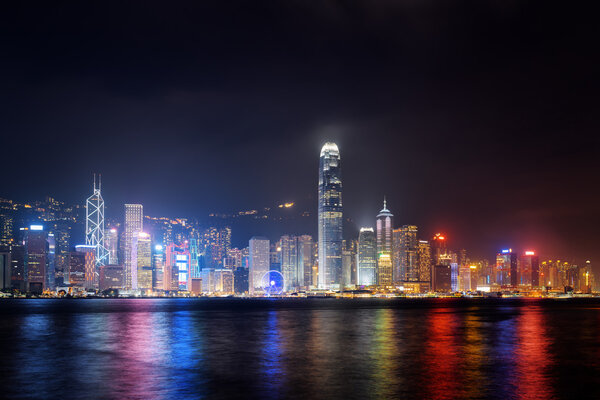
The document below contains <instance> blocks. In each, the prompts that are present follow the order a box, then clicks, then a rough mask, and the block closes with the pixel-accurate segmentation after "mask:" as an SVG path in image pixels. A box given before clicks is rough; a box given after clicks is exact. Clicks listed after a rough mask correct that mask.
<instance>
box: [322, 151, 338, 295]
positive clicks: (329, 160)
mask: <svg viewBox="0 0 600 400" xmlns="http://www.w3.org/2000/svg"><path fill="white" fill-rule="evenodd" d="M340 161H341V159H340V152H339V150H338V147H337V145H336V144H335V143H331V142H327V143H325V144H324V145H323V148H322V149H321V157H320V162H319V220H318V223H319V227H318V231H319V232H318V233H319V273H318V274H319V275H318V281H319V288H321V289H328V288H332V287H338V286H339V284H340V279H341V274H342V222H343V220H342V216H343V212H342V210H343V209H342V170H341V165H340Z"/></svg>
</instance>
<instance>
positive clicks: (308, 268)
mask: <svg viewBox="0 0 600 400" xmlns="http://www.w3.org/2000/svg"><path fill="white" fill-rule="evenodd" d="M313 249H314V242H313V238H312V236H310V235H302V236H300V237H299V238H298V258H299V260H298V266H299V268H300V270H299V271H298V274H299V276H298V281H299V282H298V283H299V285H300V286H305V287H307V288H308V287H309V286H311V285H312V284H313V283H312V282H313V277H312V273H313V265H314V264H315V257H314V250H313Z"/></svg>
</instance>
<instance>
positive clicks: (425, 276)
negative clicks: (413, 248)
mask: <svg viewBox="0 0 600 400" xmlns="http://www.w3.org/2000/svg"><path fill="white" fill-rule="evenodd" d="M417 259H418V269H419V281H420V282H431V264H432V263H431V247H430V246H429V241H427V240H419V243H418V245H417Z"/></svg>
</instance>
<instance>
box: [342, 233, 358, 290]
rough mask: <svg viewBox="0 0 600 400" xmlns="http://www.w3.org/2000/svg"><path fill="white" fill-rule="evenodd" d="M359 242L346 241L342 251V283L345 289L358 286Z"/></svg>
mask: <svg viewBox="0 0 600 400" xmlns="http://www.w3.org/2000/svg"><path fill="white" fill-rule="evenodd" d="M357 255H358V242H357V241H356V240H349V241H346V240H344V242H343V250H342V271H343V273H342V277H343V279H342V283H343V286H344V287H347V286H352V285H356V275H357V267H356V263H357Z"/></svg>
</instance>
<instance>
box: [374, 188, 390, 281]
mask: <svg viewBox="0 0 600 400" xmlns="http://www.w3.org/2000/svg"><path fill="white" fill-rule="evenodd" d="M393 218H394V215H392V213H391V212H390V210H388V209H387V203H386V201H385V198H384V199H383V208H382V209H381V211H379V214H377V232H376V234H377V282H378V283H379V284H380V285H384V286H388V285H391V284H392V229H393V228H392V225H393V224H392V221H393Z"/></svg>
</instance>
